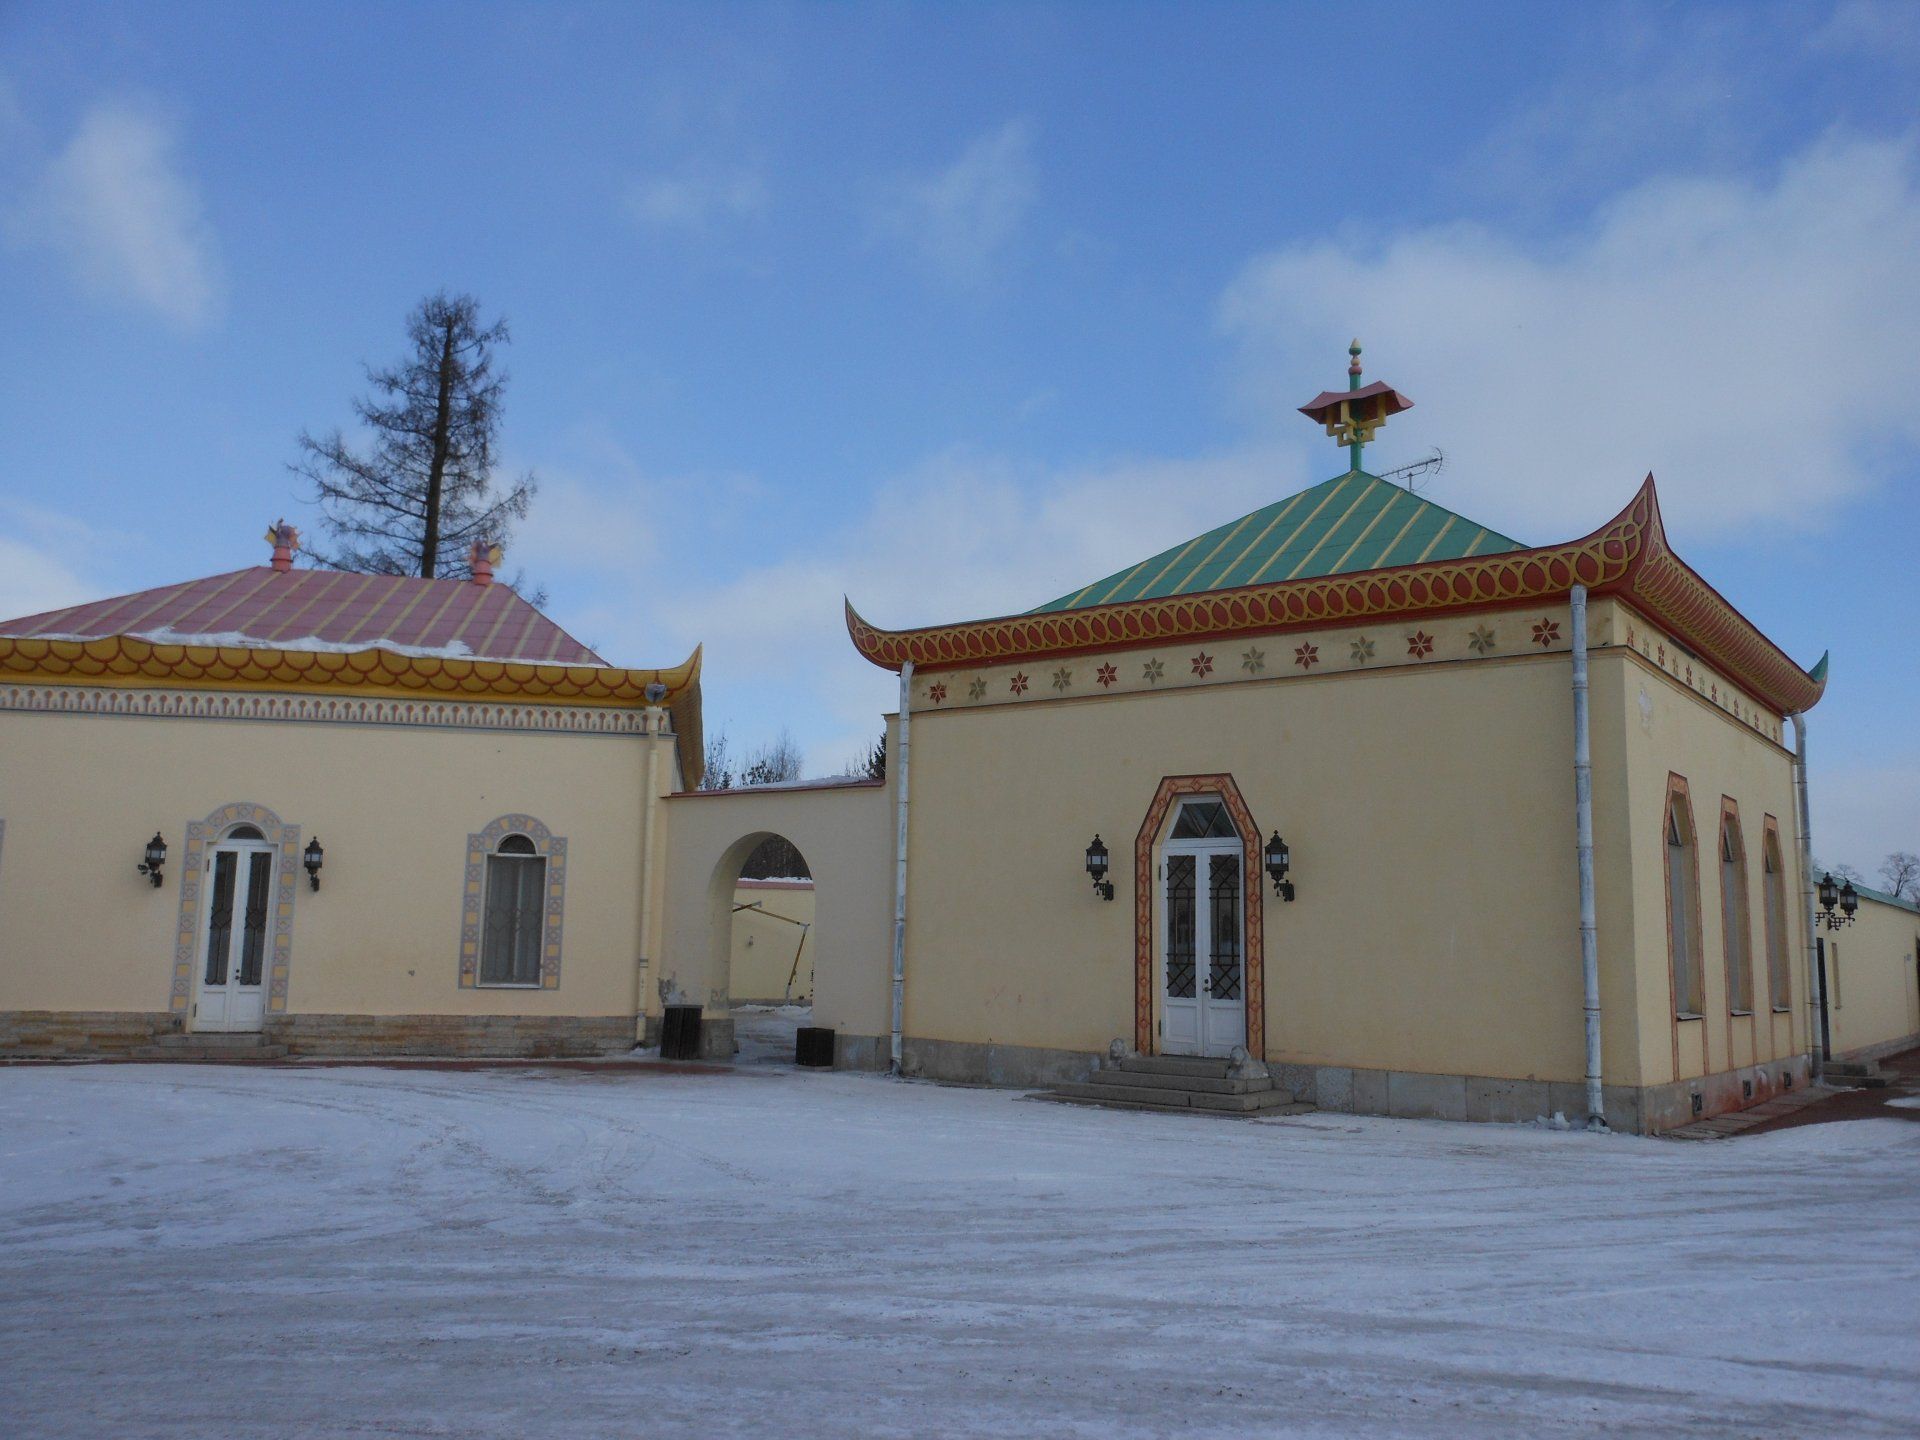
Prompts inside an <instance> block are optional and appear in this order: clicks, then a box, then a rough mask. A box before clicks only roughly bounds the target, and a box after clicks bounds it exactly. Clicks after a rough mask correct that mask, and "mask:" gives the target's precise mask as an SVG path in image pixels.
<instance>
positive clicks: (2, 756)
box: [0, 524, 701, 1054]
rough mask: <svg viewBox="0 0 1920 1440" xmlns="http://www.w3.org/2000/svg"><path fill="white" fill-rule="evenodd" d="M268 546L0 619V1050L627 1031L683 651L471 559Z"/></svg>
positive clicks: (675, 728) (549, 1043) (683, 776)
mask: <svg viewBox="0 0 1920 1440" xmlns="http://www.w3.org/2000/svg"><path fill="white" fill-rule="evenodd" d="M268 539H269V541H270V542H271V543H272V545H273V547H274V549H273V558H272V562H271V563H270V564H268V565H264V566H259V567H256V568H251V569H245V570H238V571H233V572H230V573H228V574H224V575H215V576H210V577H208V578H206V579H202V580H195V581H190V582H187V583H184V584H178V585H169V586H163V587H161V588H158V589H154V590H147V591H142V592H139V593H137V594H131V595H124V596H119V597H115V598H113V599H108V600H101V601H96V602H92V603H90V604H86V605H80V606H74V607H71V608H68V609H64V610H58V611H53V612H49V613H46V614H42V615H32V616H26V617H23V618H21V619H18V620H13V621H8V622H5V623H0V727H4V730H3V732H0V733H4V737H5V741H4V744H0V795H4V797H5V798H4V801H0V806H4V809H0V916H4V917H5V920H4V924H0V1045H5V1046H7V1047H8V1048H12V1049H15V1050H27V1051H35V1052H40V1053H46V1052H55V1053H59V1052H82V1053H87V1052H98V1051H103V1050H106V1051H110V1050H132V1051H135V1052H140V1051H143V1050H148V1049H154V1050H156V1051H157V1052H158V1053H166V1046H167V1045H169V1044H176V1043H181V1042H185V1041H187V1040H189V1038H190V1037H192V1043H193V1044H194V1045H195V1046H197V1047H199V1048H201V1049H204V1048H205V1047H206V1046H207V1045H209V1044H213V1043H219V1042H215V1041H211V1040H209V1039H208V1037H209V1036H233V1037H244V1040H242V1039H241V1038H236V1039H235V1040H234V1041H233V1042H232V1043H234V1044H236V1045H238V1044H242V1043H244V1044H247V1045H252V1046H253V1047H255V1053H259V1051H258V1047H259V1043H260V1042H261V1041H262V1040H264V1041H265V1042H267V1049H268V1050H275V1049H278V1048H280V1047H289V1048H292V1049H295V1050H305V1051H312V1050H327V1051H340V1050H347V1051H358V1050H369V1049H373V1050H381V1049H390V1050H428V1051H447V1050H453V1051H467V1052H472V1051H482V1052H490V1053H491V1052H497V1053H540V1054H566V1053H592V1052H599V1051H603V1050H607V1049H625V1048H627V1047H629V1046H630V1045H631V1044H632V1043H633V1042H634V1040H635V1039H636V1038H637V1035H638V1030H637V1028H636V1027H637V1026H639V1025H641V1024H643V1023H644V1018H643V1016H644V1011H645V1008H646V1007H645V1005H644V1003H643V1000H642V987H643V984H644V978H645V977H644V973H643V972H644V962H645V959H646V957H647V955H648V953H649V944H648V937H649V935H650V934H653V933H656V932H657V929H658V925H659V897H658V894H657V890H658V887H657V884H649V883H648V878H647V877H648V876H649V873H650V871H649V866H650V864H651V865H652V866H653V868H654V870H657V868H658V864H657V857H658V855H659V852H660V847H661V845H662V844H663V841H662V838H661V836H660V834H659V826H660V815H659V807H658V806H657V804H653V803H650V802H649V797H650V796H651V797H653V799H655V800H657V798H658V797H659V796H660V795H663V794H666V793H670V792H671V791H673V790H676V789H679V788H682V787H683V786H685V785H690V784H693V783H697V781H698V778H699V765H700V754H701V746H700V656H699V654H698V652H697V651H696V652H695V654H694V655H692V656H691V657H689V658H688V659H687V660H686V661H684V662H683V663H681V664H679V665H676V666H671V667H668V668H664V669H652V670H636V669H629V668H624V667H620V666H615V665H610V664H608V663H607V662H606V661H605V660H604V659H602V658H601V657H600V656H599V655H597V654H595V653H594V652H593V651H592V650H590V649H589V648H587V647H586V646H584V645H582V644H581V643H580V642H579V641H577V640H575V639H574V638H573V637H572V636H570V635H568V634H567V633H566V632H565V631H564V630H562V629H561V628H560V627H559V626H557V625H555V624H554V623H553V622H552V621H551V620H550V619H548V618H547V617H546V616H545V615H543V614H541V613H540V612H539V611H538V610H537V609H535V608H534V607H533V606H531V605H529V604H528V603H527V602H526V601H525V600H523V599H522V598H521V597H520V596H518V595H516V594H515V593H514V592H513V591H512V590H511V589H510V588H509V587H507V586H505V585H500V584H495V583H493V574H492V563H493V560H494V559H495V558H497V557H496V556H495V555H494V554H492V553H488V552H478V553H476V555H475V556H474V573H473V578H472V579H470V580H443V579H421V578H418V577H413V576H392V575H355V574H344V573H340V572H334V571H327V570H317V569H302V568H297V567H295V565H294V564H293V555H294V551H295V548H296V545H297V534H296V533H295V532H294V531H293V529H292V527H290V526H286V525H284V524H277V525H275V526H274V527H272V528H271V529H270V530H269V534H268ZM135 831H138V832H139V833H138V834H135ZM149 831H151V833H152V839H151V840H148V839H147V834H148V832H149ZM133 852H139V853H138V854H133ZM130 856H131V858H130ZM650 857H652V858H650ZM136 859H137V860H138V865H139V870H140V876H139V877H138V882H139V883H128V877H129V876H132V875H133V872H134V869H135V860H136ZM656 1009H657V1007H656Z"/></svg>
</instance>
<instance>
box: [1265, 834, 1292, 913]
mask: <svg viewBox="0 0 1920 1440" xmlns="http://www.w3.org/2000/svg"><path fill="white" fill-rule="evenodd" d="M1266 858H1267V876H1268V878H1269V879H1271V880H1272V881H1273V893H1274V894H1276V895H1278V896H1279V897H1280V898H1281V899H1282V900H1291V899H1293V882H1292V881H1291V880H1289V879H1287V870H1288V869H1289V868H1290V867H1291V866H1292V864H1293V853H1292V852H1291V851H1290V850H1288V849H1287V842H1286V841H1284V840H1282V839H1281V838H1280V832H1279V831H1278V830H1276V831H1274V832H1273V838H1272V839H1271V840H1269V841H1267V850H1266Z"/></svg>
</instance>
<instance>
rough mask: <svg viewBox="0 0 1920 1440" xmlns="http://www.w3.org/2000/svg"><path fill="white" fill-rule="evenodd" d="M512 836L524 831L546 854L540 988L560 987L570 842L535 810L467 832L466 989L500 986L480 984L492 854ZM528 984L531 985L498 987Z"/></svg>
mask: <svg viewBox="0 0 1920 1440" xmlns="http://www.w3.org/2000/svg"><path fill="white" fill-rule="evenodd" d="M509 835H524V836H526V837H527V839H529V840H531V841H532V842H533V853H534V854H536V855H542V856H545V857H546V861H547V881H546V886H547V894H546V906H545V913H544V914H543V915H542V916H541V926H540V988H541V989H542V990H558V989H559V988H560V932H561V920H562V918H563V917H564V915H565V912H566V900H567V842H566V839H565V837H563V836H559V835H555V834H554V833H553V831H551V830H549V829H548V828H547V827H546V826H545V825H543V824H541V823H540V821H538V820H536V819H534V818H533V816H531V815H502V816H501V817H500V818H499V819H498V820H495V821H494V822H493V823H492V824H490V825H488V826H487V827H486V828H484V829H482V830H480V831H478V832H476V833H474V834H472V835H469V836H467V878H466V885H465V888H464V889H463V890H462V892H461V897H460V988H461V989H462V990H473V989H481V988H484V989H488V990H491V989H494V988H496V987H494V986H491V985H488V986H484V987H483V986H481V984H480V931H481V922H482V919H483V917H484V916H485V914H486V908H487V857H488V856H489V855H492V854H493V853H494V852H496V851H497V850H498V849H499V848H500V842H501V841H502V840H504V839H506V838H507V836H509ZM498 988H506V989H526V988H531V987H526V986H506V987H498Z"/></svg>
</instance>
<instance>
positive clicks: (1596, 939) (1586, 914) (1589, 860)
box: [1572, 585, 1607, 1130]
mask: <svg viewBox="0 0 1920 1440" xmlns="http://www.w3.org/2000/svg"><path fill="white" fill-rule="evenodd" d="M1572 600H1573V617H1572V619H1573V808H1574V816H1575V825H1576V837H1577V838H1576V846H1575V851H1576V854H1577V855H1578V857H1579V865H1580V979H1581V982H1582V984H1583V986H1584V987H1585V991H1586V1021H1587V1128H1588V1129H1589V1130H1605V1129H1606V1128H1607V1106H1606V1100H1605V1097H1604V1095H1603V1094H1602V1091H1601V1084H1600V927H1599V922H1598V920H1597V919H1596V918H1595V911H1594V903H1593V747H1592V744H1591V741H1590V739H1589V734H1588V712H1587V587H1586V586H1584V585H1576V586H1574V587H1573V595H1572Z"/></svg>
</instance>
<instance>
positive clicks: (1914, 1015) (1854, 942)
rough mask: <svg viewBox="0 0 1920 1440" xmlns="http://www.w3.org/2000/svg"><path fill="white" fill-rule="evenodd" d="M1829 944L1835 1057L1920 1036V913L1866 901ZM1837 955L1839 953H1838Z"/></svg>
mask: <svg viewBox="0 0 1920 1440" xmlns="http://www.w3.org/2000/svg"><path fill="white" fill-rule="evenodd" d="M1820 934H1821V937H1822V938H1823V939H1824V940H1825V941H1826V942H1827V985H1828V1001H1827V1018H1828V1025H1829V1033H1830V1035H1831V1037H1832V1045H1833V1053H1834V1055H1835V1056H1836V1057H1839V1056H1842V1055H1846V1054H1848V1053H1850V1052H1852V1051H1855V1050H1865V1049H1868V1048H1871V1047H1875V1046H1884V1045H1885V1044H1887V1043H1888V1042H1889V1041H1897V1040H1900V1039H1903V1038H1905V1037H1907V1036H1911V1035H1914V1034H1916V1033H1920V990H1917V989H1916V984H1917V982H1920V977H1916V975H1915V971H1914V947H1915V946H1916V945H1917V944H1920V912H1916V911H1914V910H1909V909H1907V908H1906V907H1905V906H1901V905H1888V904H1885V903H1883V902H1881V901H1879V900H1874V899H1871V898H1869V897H1868V896H1865V895H1862V896H1861V897H1860V908H1859V910H1858V911H1856V912H1855V914H1854V922H1853V924H1851V925H1845V926H1842V927H1841V928H1840V929H1839V930H1837V931H1834V930H1827V929H1825V928H1824V927H1823V928H1822V929H1821V931H1820ZM1836 952H1837V953H1836Z"/></svg>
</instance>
